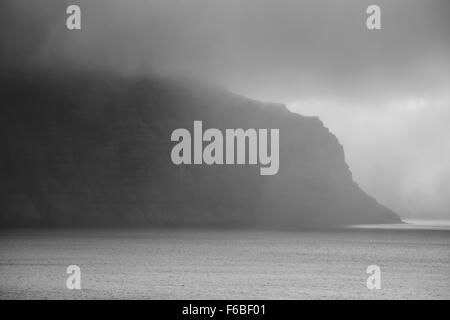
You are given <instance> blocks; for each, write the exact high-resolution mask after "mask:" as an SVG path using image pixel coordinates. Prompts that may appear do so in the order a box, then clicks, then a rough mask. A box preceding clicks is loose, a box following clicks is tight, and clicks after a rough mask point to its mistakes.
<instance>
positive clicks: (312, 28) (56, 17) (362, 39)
mask: <svg viewBox="0 0 450 320" xmlns="http://www.w3.org/2000/svg"><path fill="white" fill-rule="evenodd" d="M75 3H77V4H80V6H81V10H82V30H81V31H75V32H73V31H67V30H66V29H65V19H66V14H65V9H66V6H67V5H68V4H75ZM370 4H378V5H380V7H381V23H382V30H376V31H369V30H367V29H366V27H365V22H366V17H367V15H366V13H365V11H366V8H367V6H368V5H370ZM3 6H5V7H6V10H0V11H1V12H3V14H1V13H0V14H1V15H2V17H1V22H0V23H1V26H2V27H1V30H0V36H1V43H2V51H3V52H2V53H0V54H1V55H2V62H3V63H5V62H7V63H9V64H14V63H30V64H35V63H39V64H42V65H46V66H60V65H64V64H67V63H69V64H72V65H76V66H80V65H81V66H84V67H91V68H108V69H113V70H117V71H120V72H123V73H131V74H134V73H144V74H145V73H149V74H150V73H151V74H154V73H160V74H171V75H178V74H180V75H188V76H193V77H196V78H200V79H202V80H204V81H208V82H213V83H215V84H217V85H220V86H223V87H226V88H228V89H229V90H231V91H234V92H237V93H241V94H244V95H246V96H248V97H251V98H255V99H260V100H266V101H275V102H284V103H286V104H287V106H288V107H289V108H290V109H291V110H292V111H295V112H298V113H301V114H306V115H318V116H319V117H320V118H321V119H322V121H323V122H324V124H325V126H327V127H328V128H330V130H331V131H332V132H333V133H335V134H336V136H337V137H338V139H339V140H340V142H341V143H342V144H343V145H344V148H345V152H346V158H347V162H348V163H349V165H350V167H351V170H352V172H353V175H354V178H355V180H356V181H357V182H358V183H359V184H360V185H361V186H362V187H363V188H364V189H365V190H366V191H367V192H368V193H370V194H371V195H373V196H375V197H376V198H377V199H378V200H379V201H380V202H381V203H383V204H386V205H388V206H389V207H391V208H392V209H394V210H396V211H397V212H398V213H399V214H401V215H402V216H403V217H406V218H411V217H413V218H424V219H426V218H439V219H450V1H448V0H442V1H439V0H429V1H423V0H403V1H402V0H396V1H381V0H371V1H364V0H354V1H350V0H341V1H339V0H328V1H325V0H307V1H301V0H241V1H238V0H159V1H148V0H128V1H123V0H91V1H69V2H67V1H66V2H65V1H56V0H54V1H50V0H42V1H24V0H14V1H9V2H3ZM5 45H6V46H5Z"/></svg>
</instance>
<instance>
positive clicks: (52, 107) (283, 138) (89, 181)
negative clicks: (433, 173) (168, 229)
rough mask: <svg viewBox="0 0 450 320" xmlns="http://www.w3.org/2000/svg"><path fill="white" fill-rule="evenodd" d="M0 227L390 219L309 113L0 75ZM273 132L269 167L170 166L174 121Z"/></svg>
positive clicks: (184, 93)
mask: <svg viewBox="0 0 450 320" xmlns="http://www.w3.org/2000/svg"><path fill="white" fill-rule="evenodd" d="M1 83H2V85H1V89H0V92H1V100H2V103H1V105H2V107H1V111H0V130H1V135H0V143H1V150H2V152H1V154H2V155H1V157H0V172H1V175H2V176H1V177H0V178H1V183H0V225H1V226H3V227H8V226H57V227H59V226H64V227H66V226H67V227H70V226H88V227H95V226H239V227H261V228H293V229H300V228H309V227H323V226H336V225H342V224H355V223H392V222H399V221H400V219H399V217H398V216H397V215H396V214H395V213H393V212H392V211H391V210H389V209H387V208H385V207H384V206H382V205H380V204H379V203H377V201H376V200H375V199H373V198H372V197H370V196H368V195H367V194H366V193H365V192H364V191H363V190H361V188H359V187H358V185H357V184H356V183H355V182H354V181H353V179H352V174H351V172H350V170H349V167H348V166H347V164H346V163H345V159H344V150H343V148H342V146H341V145H340V144H339V142H338V140H337V139H336V137H335V136H334V135H333V134H331V133H330V132H329V131H328V130H327V129H326V128H325V127H324V125H323V124H322V123H321V121H320V120H319V119H318V118H314V117H303V116H300V115H298V114H293V113H291V112H289V111H288V110H287V109H286V108H285V107H284V106H282V105H278V104H271V103H261V102H257V101H253V100H250V99H247V98H244V97H241V96H237V95H234V94H231V93H228V92H225V91H221V90H218V89H214V88H209V87H205V86H202V85H199V84H192V83H189V82H187V81H174V80H168V79H149V78H125V77H119V76H115V75H111V74H93V73H83V72H79V73H77V72H68V73H67V74H61V73H58V74H57V73H48V72H47V73H44V72H28V73H13V72H5V73H3V74H2V75H1ZM194 120H202V121H203V125H204V127H205V128H218V129H221V130H224V129H225V128H244V129H247V128H279V129H280V147H279V148H280V165H279V166H280V170H279V173H278V174H277V175H274V176H261V175H259V167H258V166H248V165H245V166H242V165H222V166H218V165H213V166H207V165H201V166H198V165H197V166H195V165H191V166H189V165H181V166H176V165H174V164H173V163H172V161H171V159H170V153H171V149H172V147H173V145H174V144H175V143H174V142H171V141H170V135H171V133H172V131H173V130H175V129H177V128H192V124H193V121H194Z"/></svg>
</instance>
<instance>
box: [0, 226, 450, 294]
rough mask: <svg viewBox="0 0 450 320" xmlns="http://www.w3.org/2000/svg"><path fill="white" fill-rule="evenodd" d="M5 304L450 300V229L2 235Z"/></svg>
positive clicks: (0, 285)
mask: <svg viewBox="0 0 450 320" xmlns="http://www.w3.org/2000/svg"><path fill="white" fill-rule="evenodd" d="M69 266H77V267H78V268H79V273H78V274H77V276H78V278H77V279H78V280H79V284H80V289H79V290H77V289H70V288H69V287H70V286H69V287H68V279H69V277H71V276H73V273H72V272H73V271H72V270H73V269H70V268H69ZM369 266H375V267H376V270H378V271H377V275H376V276H377V281H378V282H377V283H378V286H377V287H375V288H374V287H373V285H372V286H370V285H368V278H370V277H372V280H373V276H374V273H373V270H374V269H373V267H372V269H371V268H370V267H369ZM68 268H69V269H68ZM68 271H69V273H68ZM371 283H373V282H371ZM0 299H2V300H3V299H277V300H278V299H438V300H440V299H450V223H447V222H442V221H439V222H430V221H411V222H409V223H407V224H399V225H370V226H369V225H367V226H352V227H348V228H342V229H337V230H322V231H288V232H286V231H255V230H228V229H89V230H77V229H75V230H69V229H64V230H55V229H53V230H44V229H38V230H36V229H35V230H31V229H30V230H27V229H20V230H1V231H0Z"/></svg>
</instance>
